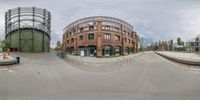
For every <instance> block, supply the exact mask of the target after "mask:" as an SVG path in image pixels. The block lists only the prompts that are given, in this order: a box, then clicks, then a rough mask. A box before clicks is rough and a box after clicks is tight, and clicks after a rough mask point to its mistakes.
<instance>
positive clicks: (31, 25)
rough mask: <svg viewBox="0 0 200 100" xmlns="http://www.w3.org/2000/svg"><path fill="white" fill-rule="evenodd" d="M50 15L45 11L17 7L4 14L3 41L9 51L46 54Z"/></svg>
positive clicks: (48, 45)
mask: <svg viewBox="0 0 200 100" xmlns="http://www.w3.org/2000/svg"><path fill="white" fill-rule="evenodd" d="M50 29H51V15H50V12H49V11H47V10H46V9H41V8H35V7H18V8H15V9H10V10H8V11H7V12H6V13H5V33H6V35H5V39H6V41H7V46H8V47H9V48H10V49H11V51H20V52H48V51H49V49H50V40H51V36H50V33H51V30H50Z"/></svg>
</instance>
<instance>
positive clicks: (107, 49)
mask: <svg viewBox="0 0 200 100" xmlns="http://www.w3.org/2000/svg"><path fill="white" fill-rule="evenodd" d="M110 55H111V46H104V56H110Z"/></svg>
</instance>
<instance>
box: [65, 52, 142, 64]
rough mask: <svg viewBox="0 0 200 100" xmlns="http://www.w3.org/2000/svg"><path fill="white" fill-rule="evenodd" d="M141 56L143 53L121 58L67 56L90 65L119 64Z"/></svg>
mask: <svg viewBox="0 0 200 100" xmlns="http://www.w3.org/2000/svg"><path fill="white" fill-rule="evenodd" d="M140 54H141V53H137V54H130V55H126V56H120V57H110V58H96V57H81V56H73V55H67V59H70V60H76V61H83V62H88V63H108V62H117V61H123V60H129V59H133V58H134V57H136V56H138V55H140Z"/></svg>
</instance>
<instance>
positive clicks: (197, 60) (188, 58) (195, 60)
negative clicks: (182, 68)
mask: <svg viewBox="0 0 200 100" xmlns="http://www.w3.org/2000/svg"><path fill="white" fill-rule="evenodd" d="M155 53H157V54H159V55H161V56H163V57H165V58H168V59H170V60H173V61H176V62H179V63H184V64H189V65H198V66H200V55H199V54H196V53H184V52H168V51H156V52H155Z"/></svg>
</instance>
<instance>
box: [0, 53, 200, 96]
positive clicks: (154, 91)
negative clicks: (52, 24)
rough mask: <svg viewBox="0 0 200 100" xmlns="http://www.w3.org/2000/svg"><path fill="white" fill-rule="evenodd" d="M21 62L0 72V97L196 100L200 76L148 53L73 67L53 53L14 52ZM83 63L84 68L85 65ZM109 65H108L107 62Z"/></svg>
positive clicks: (199, 88) (198, 92)
mask: <svg viewBox="0 0 200 100" xmlns="http://www.w3.org/2000/svg"><path fill="white" fill-rule="evenodd" d="M16 55H20V56H21V64H19V65H16V66H15V67H12V68H10V70H11V71H8V70H2V71H0V100H199V98H200V96H199V94H200V87H199V84H200V75H199V74H198V73H194V72H192V71H190V70H187V69H183V68H182V65H179V64H174V63H171V62H170V61H168V60H166V59H164V58H162V57H160V56H158V55H156V54H155V53H153V52H147V53H145V54H143V55H140V56H137V57H135V59H134V60H133V61H132V63H129V64H128V65H127V66H126V67H125V68H123V69H118V70H115V71H110V72H94V71H87V70H82V69H78V68H75V67H73V66H71V65H70V64H68V63H66V61H64V60H62V59H60V58H58V57H57V56H56V55H55V53H52V52H50V53H42V54H32V55H29V54H16ZM83 67H84V66H83ZM107 67H110V66H107Z"/></svg>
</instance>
